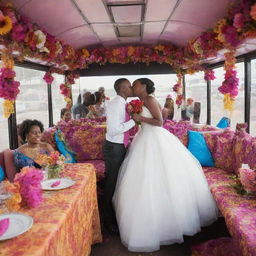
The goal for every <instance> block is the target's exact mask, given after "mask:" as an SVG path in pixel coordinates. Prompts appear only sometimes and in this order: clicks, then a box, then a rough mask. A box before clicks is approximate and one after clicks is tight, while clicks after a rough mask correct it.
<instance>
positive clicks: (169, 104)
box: [162, 95, 174, 121]
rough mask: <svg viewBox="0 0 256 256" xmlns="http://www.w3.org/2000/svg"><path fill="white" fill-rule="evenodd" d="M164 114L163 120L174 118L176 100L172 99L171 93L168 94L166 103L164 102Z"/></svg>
mask: <svg viewBox="0 0 256 256" xmlns="http://www.w3.org/2000/svg"><path fill="white" fill-rule="evenodd" d="M162 116H163V120H164V121H165V120H173V116H174V101H173V99H172V96H171V95H168V96H167V98H166V100H165V104H164V108H163V110H162Z"/></svg>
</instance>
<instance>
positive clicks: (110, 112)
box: [103, 78, 135, 234]
mask: <svg viewBox="0 0 256 256" xmlns="http://www.w3.org/2000/svg"><path fill="white" fill-rule="evenodd" d="M114 88H115V91H116V93H117V95H116V97H115V98H113V99H112V100H111V101H109V102H108V103H107V105H106V116H107V133H106V141H105V144H104V149H103V153H104V158H105V165H106V179H105V188H104V222H105V226H106V228H107V229H108V231H109V232H110V233H111V234H118V227H117V223H116V217H115V211H114V209H113V205H112V197H113V195H114V192H115V187H116V182H117V177H118V172H119V168H120V166H121V164H122V162H123V160H124V158H125V154H126V147H125V145H124V140H125V132H127V131H129V130H130V129H131V128H132V127H133V126H134V125H135V122H134V120H132V119H130V120H129V121H127V120H126V117H127V115H126V99H127V98H128V97H131V96H132V86H131V83H130V82H129V80H127V79H126V78H120V79H118V80H116V81H115V84H114Z"/></svg>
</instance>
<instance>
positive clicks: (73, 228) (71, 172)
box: [0, 163, 102, 256]
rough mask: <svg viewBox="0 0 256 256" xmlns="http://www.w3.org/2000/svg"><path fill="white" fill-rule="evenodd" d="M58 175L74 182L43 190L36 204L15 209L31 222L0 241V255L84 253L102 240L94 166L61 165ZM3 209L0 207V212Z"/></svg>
mask: <svg viewBox="0 0 256 256" xmlns="http://www.w3.org/2000/svg"><path fill="white" fill-rule="evenodd" d="M61 176H62V177H63V178H69V179H71V180H73V181H74V185H72V186H70V187H67V188H65V189H56V190H43V202H42V203H41V204H40V205H39V206H37V207H35V208H27V207H24V206H22V207H21V208H20V209H19V210H18V212H19V213H22V214H26V215H28V216H31V217H32V218H33V225H32V227H31V228H30V229H29V230H28V231H27V232H25V233H23V234H21V235H19V236H17V237H14V238H12V239H8V240H4V241H0V255H1V256H71V255H72V256H82V255H83V256H87V255H90V252H91V246H92V245H93V244H95V243H100V242H102V234H101V226H100V218H99V210H98V202H97V193H96V174H95V168H94V166H93V165H92V164H85V163H75V164H65V167H64V170H63V171H62V173H61ZM5 209H6V207H5V208H4V206H2V208H0V210H1V212H2V213H4V211H5ZM8 213H9V214H11V213H10V212H8Z"/></svg>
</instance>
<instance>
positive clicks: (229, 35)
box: [222, 26, 240, 47]
mask: <svg viewBox="0 0 256 256" xmlns="http://www.w3.org/2000/svg"><path fill="white" fill-rule="evenodd" d="M222 33H223V35H224V36H225V41H226V42H227V43H228V44H230V45H231V46H232V47H237V46H238V45H239V43H240V40H239V38H238V35H237V31H236V29H235V28H234V27H233V26H224V27H223V28H222Z"/></svg>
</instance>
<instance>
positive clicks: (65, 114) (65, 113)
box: [60, 108, 71, 122]
mask: <svg viewBox="0 0 256 256" xmlns="http://www.w3.org/2000/svg"><path fill="white" fill-rule="evenodd" d="M60 118H61V120H63V121H65V122H68V121H70V120H71V111H70V110H69V109H68V108H62V109H61V111H60Z"/></svg>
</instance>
